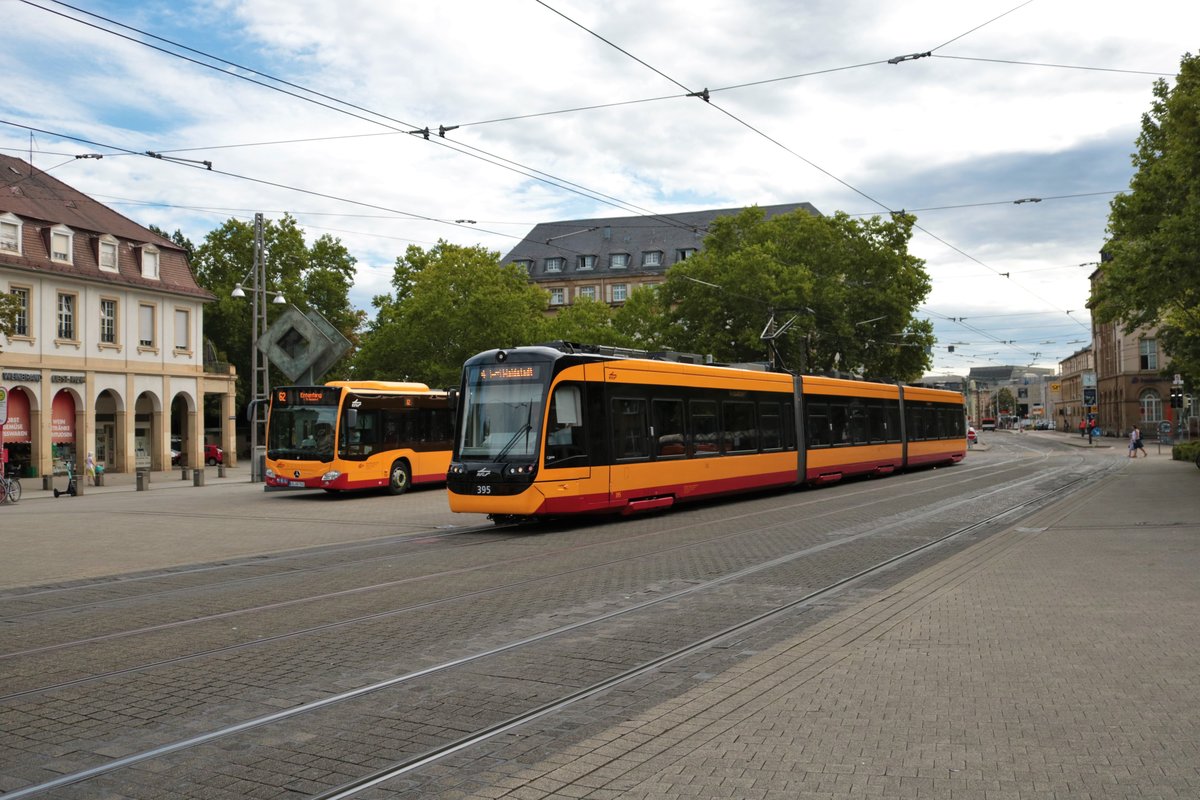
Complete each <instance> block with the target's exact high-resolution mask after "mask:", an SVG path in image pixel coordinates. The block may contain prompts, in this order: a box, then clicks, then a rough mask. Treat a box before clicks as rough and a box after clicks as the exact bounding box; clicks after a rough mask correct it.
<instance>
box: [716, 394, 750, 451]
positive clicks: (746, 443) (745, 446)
mask: <svg viewBox="0 0 1200 800" xmlns="http://www.w3.org/2000/svg"><path fill="white" fill-rule="evenodd" d="M723 411H724V412H725V452H727V453H756V452H758V425H757V424H756V423H755V421H754V403H747V402H744V401H728V402H726V403H725V407H724V409H723Z"/></svg>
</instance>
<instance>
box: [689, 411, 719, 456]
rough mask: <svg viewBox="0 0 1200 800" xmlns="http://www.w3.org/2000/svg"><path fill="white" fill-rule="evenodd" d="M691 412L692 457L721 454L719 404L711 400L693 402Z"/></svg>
mask: <svg viewBox="0 0 1200 800" xmlns="http://www.w3.org/2000/svg"><path fill="white" fill-rule="evenodd" d="M689 411H690V412H691V415H692V416H691V420H690V421H691V427H692V455H696V456H704V455H713V454H715V453H717V452H719V445H720V430H719V428H718V427H717V404H716V403H715V402H714V401H711V400H693V401H692V402H691V403H690V404H689Z"/></svg>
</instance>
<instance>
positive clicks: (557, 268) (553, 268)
mask: <svg viewBox="0 0 1200 800" xmlns="http://www.w3.org/2000/svg"><path fill="white" fill-rule="evenodd" d="M565 263H566V259H565V258H547V259H546V272H562V271H563V266H564V265H565Z"/></svg>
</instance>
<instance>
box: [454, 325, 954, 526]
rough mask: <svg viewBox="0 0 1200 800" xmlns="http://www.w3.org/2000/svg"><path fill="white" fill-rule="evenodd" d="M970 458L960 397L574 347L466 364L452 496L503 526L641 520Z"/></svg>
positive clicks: (511, 352)
mask: <svg viewBox="0 0 1200 800" xmlns="http://www.w3.org/2000/svg"><path fill="white" fill-rule="evenodd" d="M696 360H698V359H696ZM966 451H967V438H966V415H965V413H964V407H963V398H962V395H960V394H958V393H957V392H950V391H944V390H939V389H928V388H922V387H912V386H901V385H898V384H885V383H872V382H867V381H859V380H845V379H839V378H828V377H821V376H800V375H792V374H789V373H782V372H770V371H766V370H762V369H750V368H742V367H730V366H717V365H710V364H701V363H689V361H688V360H687V359H686V357H684V358H682V359H681V358H680V357H672V356H660V357H656V358H651V357H630V356H627V355H624V354H623V353H622V352H621V351H616V350H613V349H612V348H589V347H583V346H578V345H568V344H565V343H560V344H556V345H553V346H551V345H544V346H535V347H518V348H511V349H500V350H489V351H487V352H484V353H480V354H479V355H477V356H475V357H473V358H471V359H469V360H468V361H467V362H466V364H465V365H464V369H463V383H462V393H461V402H460V403H459V408H458V419H457V427H456V439H455V444H454V451H453V454H452V457H451V462H450V470H449V474H448V476H447V487H448V489H449V497H450V508H451V509H452V510H454V511H462V512H471V513H485V514H489V515H491V516H492V517H494V518H514V517H516V518H519V517H537V516H557V515H568V514H579V513H602V512H618V513H632V512H635V511H640V510H649V509H654V508H664V507H667V506H671V505H674V504H675V503H680V502H685V501H688V500H695V499H699V498H703V497H711V496H715V495H722V494H733V493H739V492H744V491H749V490H755V489H766V488H771V487H783V486H795V485H800V484H822V483H831V482H834V481H838V480H841V479H842V478H846V477H852V476H857V475H886V474H889V473H892V472H895V471H898V470H904V469H908V468H912V467H923V466H936V465H940V464H954V463H957V462H959V461H961V460H962V459H963V457H964V456H965V455H966Z"/></svg>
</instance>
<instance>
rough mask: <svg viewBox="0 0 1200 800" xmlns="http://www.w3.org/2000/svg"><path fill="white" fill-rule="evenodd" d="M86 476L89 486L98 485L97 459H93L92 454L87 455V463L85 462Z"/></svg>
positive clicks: (84, 470)
mask: <svg viewBox="0 0 1200 800" xmlns="http://www.w3.org/2000/svg"><path fill="white" fill-rule="evenodd" d="M83 472H84V475H86V476H87V482H88V486H94V485H95V483H96V459H94V458H92V454H91V453H88V454H87V461H85V462H84V469H83Z"/></svg>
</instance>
